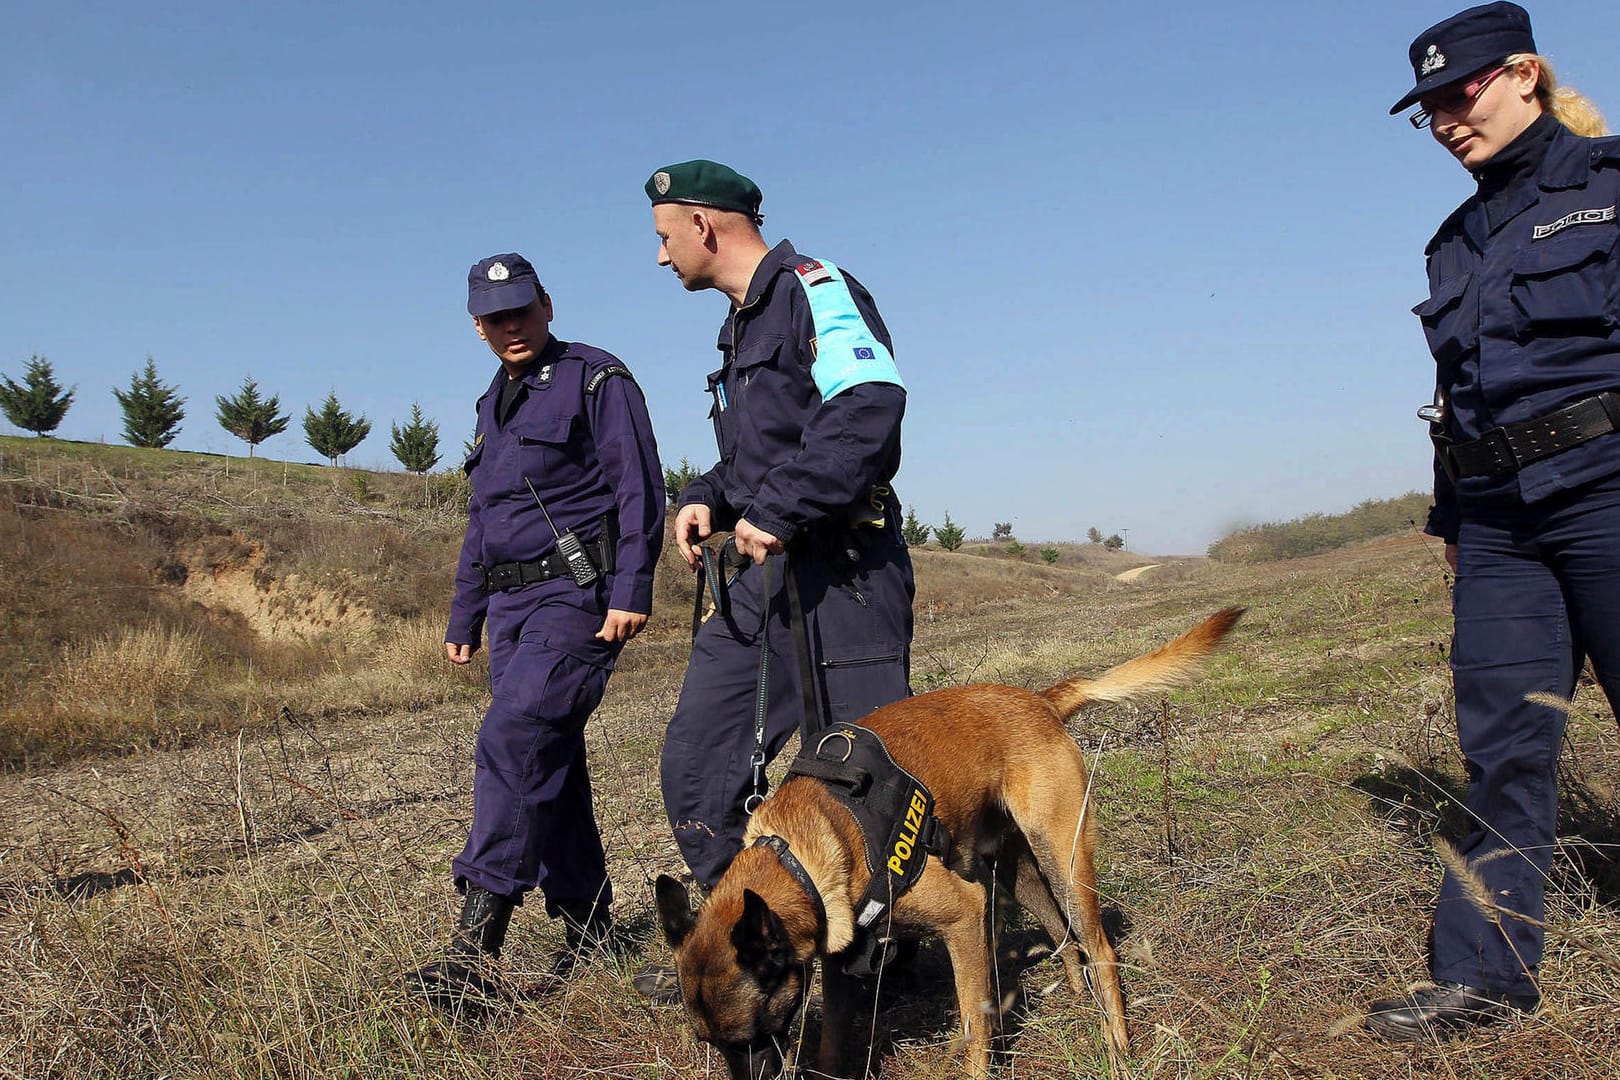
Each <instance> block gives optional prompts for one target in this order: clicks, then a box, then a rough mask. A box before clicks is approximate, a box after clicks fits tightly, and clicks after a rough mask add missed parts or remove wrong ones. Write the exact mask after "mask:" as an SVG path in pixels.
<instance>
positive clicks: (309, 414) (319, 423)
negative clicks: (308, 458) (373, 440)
mask: <svg viewBox="0 0 1620 1080" xmlns="http://www.w3.org/2000/svg"><path fill="white" fill-rule="evenodd" d="M370 434H371V421H370V420H367V419H366V418H365V417H364V416H362V417H359V418H358V419H357V418H356V417H355V415H354V414H353V413H351V412H349V411H348V410H346V409H344V408H343V406H342V405H340V404H338V398H337V391H336V390H332V391H329V392H328V393H327V395H326V401H324V402H323V403H322V404H321V411H320V412H318V413H317V412H316V411H315V410H314V409H311V408H309V407H307V406H306V407H305V409H304V441H305V442H307V443H309V445H310V448H311V449H312V450H314V451H315V452H316V453H317V454H319V455H321V457H323V458H325V459H326V460H328V461H330V462H331V463H332V464H333V465H336V464H337V463H338V458H340V457H342V456H343V455H344V454H347V453H348V452H349V451H350V450H353V449H354V448H355V447H357V446H359V445H360V444H361V442H363V441H364V440H365V437H366V436H367V435H370Z"/></svg>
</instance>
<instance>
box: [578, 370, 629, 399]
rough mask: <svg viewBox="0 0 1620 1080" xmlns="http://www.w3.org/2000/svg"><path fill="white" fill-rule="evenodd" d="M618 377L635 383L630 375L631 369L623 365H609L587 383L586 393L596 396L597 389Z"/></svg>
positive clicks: (598, 371)
mask: <svg viewBox="0 0 1620 1080" xmlns="http://www.w3.org/2000/svg"><path fill="white" fill-rule="evenodd" d="M616 377H622V378H626V379H629V380H630V381H631V382H635V377H634V376H633V375H631V374H630V369H629V368H627V367H625V366H624V365H623V364H609V365H608V366H607V367H605V368H600V369H598V370H597V372H596V373H595V374H593V375H592V376H591V377H590V379H589V380H588V381H587V382H586V383H585V392H586V393H587V394H594V393H596V390H597V387H599V386H601V385H602V384H603V383H605V382H607V381H608V380H609V379H612V378H616Z"/></svg>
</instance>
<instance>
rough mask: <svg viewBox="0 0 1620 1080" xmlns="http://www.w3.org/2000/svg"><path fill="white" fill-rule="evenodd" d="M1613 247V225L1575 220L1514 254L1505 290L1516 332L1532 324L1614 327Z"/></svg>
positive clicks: (1530, 330) (1592, 329) (1528, 330)
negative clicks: (1583, 224) (1581, 224)
mask: <svg viewBox="0 0 1620 1080" xmlns="http://www.w3.org/2000/svg"><path fill="white" fill-rule="evenodd" d="M1614 247H1615V233H1614V229H1613V227H1612V226H1611V227H1609V228H1604V229H1595V228H1591V227H1584V228H1583V227H1579V226H1577V227H1574V228H1571V229H1569V230H1568V231H1567V232H1566V233H1565V234H1564V235H1562V236H1558V237H1555V238H1553V239H1548V240H1541V241H1535V242H1532V243H1531V244H1530V246H1529V247H1527V248H1525V249H1524V250H1523V251H1520V252H1519V253H1518V254H1516V255H1515V256H1514V257H1513V281H1512V283H1511V285H1510V286H1509V296H1510V297H1511V298H1512V300H1513V314H1514V319H1515V325H1514V329H1515V330H1516V331H1517V332H1518V333H1519V335H1520V336H1525V335H1529V334H1534V333H1535V332H1536V331H1537V329H1550V330H1557V331H1559V332H1561V333H1566V334H1568V333H1587V334H1598V335H1603V334H1607V333H1608V332H1609V330H1611V329H1613V327H1614V326H1615V325H1616V319H1617V316H1620V306H1617V304H1616V300H1615V296H1616V277H1615V260H1614Z"/></svg>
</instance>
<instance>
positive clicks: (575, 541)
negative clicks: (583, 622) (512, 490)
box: [523, 476, 597, 589]
mask: <svg viewBox="0 0 1620 1080" xmlns="http://www.w3.org/2000/svg"><path fill="white" fill-rule="evenodd" d="M523 482H524V483H525V484H527V485H528V486H529V494H530V495H533V496H534V504H535V505H536V506H538V507H539V508H540V513H541V514H543V515H545V519H546V524H547V525H548V526H549V527H550V528H551V535H552V536H554V537H556V538H557V554H559V555H561V556H562V557H563V562H564V563H566V564H567V566H568V573H569V576H570V577H572V578H573V579H574V584H575V585H578V586H579V587H580V588H582V589H583V588H585V587H586V586H588V585H590V584H591V583H592V582H594V581H595V580H596V578H597V571H596V564H595V563H593V562H591V555H590V552H588V551H586V550H585V545H584V544H582V543H580V542H579V537H577V536H575V535H574V530H573V529H568V530H566V531H564V532H558V531H557V524H556V522H554V521H552V520H551V512H550V511H549V510H547V509H546V504H545V503H544V502H542V501H541V500H540V493H539V492H538V491H536V490H534V482H533V481H532V480H530V479H529V478H528V477H527V476H525V477H524V478H523Z"/></svg>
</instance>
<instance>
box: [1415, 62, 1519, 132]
mask: <svg viewBox="0 0 1620 1080" xmlns="http://www.w3.org/2000/svg"><path fill="white" fill-rule="evenodd" d="M1507 69H1508V65H1506V64H1503V65H1502V66H1501V67H1499V68H1493V69H1491V70H1490V71H1487V72H1485V73H1484V74H1482V75H1476V76H1475V77H1474V78H1472V79H1469V80H1468V81H1467V82H1465V83H1459V84H1457V85H1455V86H1446V87H1442V88H1441V89H1439V90H1436V91H1435V92H1434V93H1432V94H1425V95H1423V97H1422V98H1421V99H1419V104H1420V105H1421V108H1419V109H1418V111H1417V112H1415V113H1413V114H1412V115H1411V116H1408V117H1407V118H1406V119H1407V121H1408V122H1409V123H1410V124H1411V125H1412V126H1413V127H1415V128H1417V129H1418V130H1419V131H1422V130H1423V129H1424V128H1426V127H1428V126H1429V123H1430V121H1431V120H1433V118H1434V114H1435V113H1437V112H1449V113H1456V112H1462V111H1463V110H1464V109H1466V108H1468V106H1470V105H1472V104H1473V103H1474V101H1475V99H1476V98H1478V97H1479V95H1481V94H1483V93H1484V92H1485V88H1486V87H1487V86H1489V85H1491V83H1492V81H1493V80H1495V78H1496V77H1497V76H1498V75H1500V74H1502V72H1504V71H1506V70H1507Z"/></svg>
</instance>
